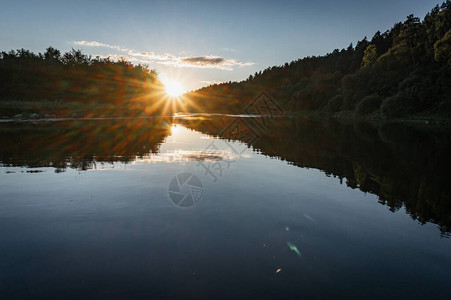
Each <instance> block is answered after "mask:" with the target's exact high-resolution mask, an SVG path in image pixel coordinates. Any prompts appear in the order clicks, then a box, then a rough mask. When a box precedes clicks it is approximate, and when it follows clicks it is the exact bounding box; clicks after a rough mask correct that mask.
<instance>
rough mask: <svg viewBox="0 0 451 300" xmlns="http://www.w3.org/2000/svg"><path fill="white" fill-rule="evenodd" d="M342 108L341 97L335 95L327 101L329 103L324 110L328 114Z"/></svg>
mask: <svg viewBox="0 0 451 300" xmlns="http://www.w3.org/2000/svg"><path fill="white" fill-rule="evenodd" d="M342 106H343V96H342V95H336V96H334V97H332V98H330V99H329V101H328V102H327V104H326V110H327V111H330V112H336V111H339V110H340V109H341V107H342Z"/></svg>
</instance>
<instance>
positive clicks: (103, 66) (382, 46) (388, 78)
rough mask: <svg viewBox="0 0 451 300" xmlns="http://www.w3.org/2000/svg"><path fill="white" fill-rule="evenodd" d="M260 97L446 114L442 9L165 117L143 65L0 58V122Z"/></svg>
mask: <svg viewBox="0 0 451 300" xmlns="http://www.w3.org/2000/svg"><path fill="white" fill-rule="evenodd" d="M263 91H265V92H266V93H267V94H268V95H270V96H271V98H272V99H273V100H274V101H275V102H276V104H277V105H278V106H280V107H281V108H282V110H283V111H284V112H286V113H296V112H319V113H320V114H321V115H332V116H334V115H335V116H336V115H340V114H343V113H350V114H348V115H349V116H353V117H359V116H362V117H364V116H369V117H376V118H384V119H390V118H403V117H406V116H414V115H420V116H441V117H445V118H449V116H450V114H451V1H450V0H447V1H446V2H443V3H442V4H441V5H440V6H439V5H437V6H436V7H434V8H433V9H432V10H431V11H430V12H429V13H428V14H427V15H426V16H425V17H424V19H423V20H420V18H418V17H415V16H414V15H409V16H408V17H407V19H406V20H405V21H404V22H399V23H396V24H395V25H394V26H393V27H392V28H391V29H389V30H387V31H385V32H383V33H381V32H380V31H378V32H376V33H375V34H374V36H373V37H372V38H371V39H367V37H365V38H363V39H362V40H360V41H358V42H357V43H356V44H355V46H354V45H353V44H352V43H351V44H350V45H349V46H348V47H347V48H346V49H341V50H339V49H335V50H334V51H332V52H331V53H328V54H327V55H324V56H311V57H305V58H302V59H299V60H295V61H292V62H290V63H285V64H284V65H281V66H273V67H269V68H267V69H265V70H263V71H260V72H257V73H255V74H254V75H250V76H249V77H248V78H247V79H246V80H243V81H241V82H226V83H221V84H215V85H211V86H208V87H205V88H201V89H199V90H196V91H193V92H190V93H188V94H186V95H185V97H184V98H185V99H189V101H187V103H185V104H184V105H181V106H179V107H172V108H170V109H169V108H168V107H167V106H168V104H165V103H164V99H162V98H164V96H165V94H164V86H163V85H162V83H161V82H160V81H159V80H158V76H157V72H156V71H155V70H149V68H148V67H147V66H146V65H140V64H138V65H134V64H132V63H131V62H129V61H126V60H124V59H120V60H118V61H113V60H111V59H110V58H100V57H95V58H92V57H91V56H88V55H85V54H83V53H82V52H81V51H80V50H74V49H72V50H71V51H69V52H66V53H61V52H60V51H59V50H57V49H55V48H53V47H49V48H47V50H46V52H45V53H38V54H35V53H33V52H31V51H29V50H25V49H19V50H11V51H9V52H5V51H3V52H0V117H2V116H3V117H8V116H9V117H11V116H12V115H14V114H20V113H23V112H24V111H25V112H26V113H28V114H29V115H30V114H31V112H33V111H34V112H39V113H40V114H41V115H42V114H44V113H47V114H52V113H54V114H56V115H59V116H71V115H72V114H73V112H79V115H81V116H84V117H87V116H113V117H114V116H144V115H154V114H161V113H162V112H163V111H164V113H166V114H170V113H172V112H176V111H177V110H180V109H182V108H183V109H185V110H188V111H191V112H214V113H230V112H232V113H243V112H245V108H246V106H247V105H248V104H249V103H250V102H251V101H252V100H253V99H254V98H255V97H256V96H257V95H258V94H260V93H261V92H263Z"/></svg>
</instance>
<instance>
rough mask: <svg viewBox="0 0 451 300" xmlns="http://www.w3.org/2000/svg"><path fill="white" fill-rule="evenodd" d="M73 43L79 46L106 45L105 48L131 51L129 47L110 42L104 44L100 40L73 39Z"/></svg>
mask: <svg viewBox="0 0 451 300" xmlns="http://www.w3.org/2000/svg"><path fill="white" fill-rule="evenodd" d="M72 43H73V44H74V45H79V46H87V47H104V48H110V49H115V50H118V51H122V52H128V51H129V49H127V48H122V47H120V46H112V45H108V44H104V43H100V42H96V41H73V42H72Z"/></svg>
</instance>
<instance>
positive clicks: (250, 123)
mask: <svg viewBox="0 0 451 300" xmlns="http://www.w3.org/2000/svg"><path fill="white" fill-rule="evenodd" d="M0 144H1V147H0V162H1V167H0V239H1V242H0V295H2V298H3V299H10V298H23V297H34V298H55V297H58V298H83V299H99V298H100V297H104V298H111V299H113V298H124V299H129V298H137V297H142V298H150V297H153V298H159V299H162V298H165V297H171V298H184V299H187V298H205V299H212V298H218V297H220V298H231V297H245V296H247V297H260V298H276V297H277V298H296V299H299V298H301V297H306V298H332V297H334V298H337V297H348V298H359V299H360V298H363V299H364V298H373V299H381V298H389V299H400V298H423V299H426V298H427V299H433V298H436V299H449V297H451V288H450V283H451V239H450V238H449V236H450V232H451V184H450V182H451V177H450V175H449V168H450V167H451V165H450V161H449V156H450V153H451V134H450V133H449V132H447V131H445V130H432V129H427V128H412V127H406V126H401V125H395V124H391V125H390V124H386V125H368V124H340V123H334V122H324V123H322V122H314V121H308V120H304V119H286V118H278V119H272V120H271V119H259V118H235V117H234V116H229V117H225V118H222V117H220V116H214V117H208V116H196V117H183V118H176V119H163V118H159V119H132V120H95V121H61V122H39V123H34V124H33V123H3V124H0Z"/></svg>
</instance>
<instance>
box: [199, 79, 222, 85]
mask: <svg viewBox="0 0 451 300" xmlns="http://www.w3.org/2000/svg"><path fill="white" fill-rule="evenodd" d="M201 82H202V83H205V84H208V85H213V84H220V83H222V81H218V80H202V81H201Z"/></svg>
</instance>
